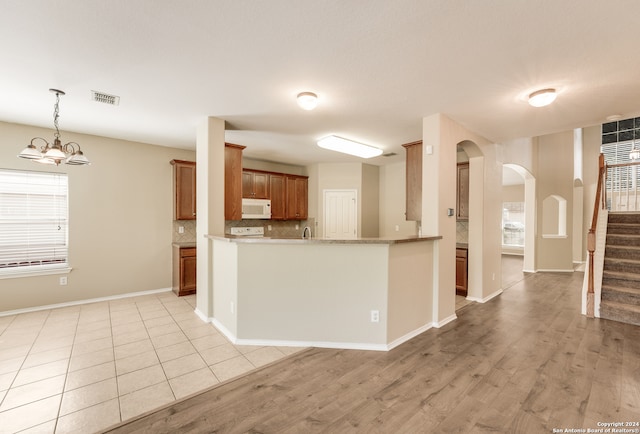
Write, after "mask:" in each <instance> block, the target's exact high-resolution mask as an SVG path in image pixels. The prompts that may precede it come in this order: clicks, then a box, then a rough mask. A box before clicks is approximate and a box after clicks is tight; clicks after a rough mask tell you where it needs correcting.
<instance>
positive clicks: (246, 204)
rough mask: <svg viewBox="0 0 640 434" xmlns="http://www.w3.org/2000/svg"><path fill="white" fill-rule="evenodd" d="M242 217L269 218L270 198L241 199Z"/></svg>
mask: <svg viewBox="0 0 640 434" xmlns="http://www.w3.org/2000/svg"><path fill="white" fill-rule="evenodd" d="M242 218H243V219H270V218H271V200H270V199H244V198H243V199H242Z"/></svg>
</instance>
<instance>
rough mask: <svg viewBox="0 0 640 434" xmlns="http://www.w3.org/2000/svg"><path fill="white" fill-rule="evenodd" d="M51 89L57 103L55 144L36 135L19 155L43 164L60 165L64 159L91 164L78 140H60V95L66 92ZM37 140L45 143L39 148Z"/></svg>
mask: <svg viewBox="0 0 640 434" xmlns="http://www.w3.org/2000/svg"><path fill="white" fill-rule="evenodd" d="M49 91H51V92H53V93H55V94H56V103H55V105H54V106H53V125H54V126H55V128H56V132H55V134H54V135H53V136H54V139H53V144H50V143H49V142H47V141H46V140H45V139H43V138H42V137H34V138H33V139H31V143H30V144H29V145H28V146H27V147H26V148H24V149H23V150H22V152H20V154H18V157H20V158H25V159H27V160H33V161H35V162H36V163H42V164H55V165H56V166H57V165H59V164H60V163H61V162H62V161H64V163H65V164H70V165H74V166H75V165H84V164H91V162H89V159H88V158H87V157H85V156H84V154H83V153H82V151H81V150H80V145H79V144H77V143H76V142H69V143H66V144H64V145H62V144H61V142H60V129H59V128H58V118H59V117H60V115H59V113H60V109H59V107H58V106H59V104H60V95H64V94H65V93H64V92H63V91H61V90H58V89H49ZM36 140H42V141H43V142H44V145H42V147H41V148H40V150H38V149H37V148H36V146H35V145H34V144H33V142H34V141H36Z"/></svg>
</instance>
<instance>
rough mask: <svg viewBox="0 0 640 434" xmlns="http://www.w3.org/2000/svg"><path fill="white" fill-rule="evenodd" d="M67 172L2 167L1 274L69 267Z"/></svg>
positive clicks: (0, 186)
mask: <svg viewBox="0 0 640 434" xmlns="http://www.w3.org/2000/svg"><path fill="white" fill-rule="evenodd" d="M67 192H68V179H67V175H66V174H61V173H46V172H27V171H18V170H4V169H0V274H3V275H4V274H12V273H16V272H27V273H29V272H37V271H45V270H51V269H57V268H66V267H68V264H67V251H68V247H67V235H68V200H67Z"/></svg>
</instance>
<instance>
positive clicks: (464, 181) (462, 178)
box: [456, 163, 469, 221]
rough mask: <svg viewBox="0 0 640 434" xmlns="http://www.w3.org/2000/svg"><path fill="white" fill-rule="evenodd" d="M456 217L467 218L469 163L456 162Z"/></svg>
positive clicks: (458, 218)
mask: <svg viewBox="0 0 640 434" xmlns="http://www.w3.org/2000/svg"><path fill="white" fill-rule="evenodd" d="M456 209H457V211H456V219H457V220H463V221H464V220H469V163H458V182H457V194H456Z"/></svg>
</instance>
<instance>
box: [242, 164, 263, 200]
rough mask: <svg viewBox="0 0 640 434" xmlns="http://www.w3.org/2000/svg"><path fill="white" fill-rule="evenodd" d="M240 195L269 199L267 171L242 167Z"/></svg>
mask: <svg viewBox="0 0 640 434" xmlns="http://www.w3.org/2000/svg"><path fill="white" fill-rule="evenodd" d="M242 197H244V198H249V199H269V173H268V172H262V171H258V170H248V169H244V170H243V171H242Z"/></svg>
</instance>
